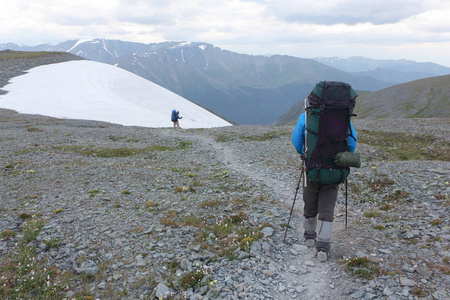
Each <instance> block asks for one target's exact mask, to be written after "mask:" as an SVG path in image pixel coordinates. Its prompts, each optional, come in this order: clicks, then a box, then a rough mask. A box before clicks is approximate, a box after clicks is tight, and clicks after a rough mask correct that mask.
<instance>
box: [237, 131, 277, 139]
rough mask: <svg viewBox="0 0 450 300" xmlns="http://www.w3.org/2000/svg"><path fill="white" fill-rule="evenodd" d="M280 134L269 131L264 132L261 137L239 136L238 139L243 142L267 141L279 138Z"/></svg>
mask: <svg viewBox="0 0 450 300" xmlns="http://www.w3.org/2000/svg"><path fill="white" fill-rule="evenodd" d="M280 135H281V134H280V133H278V132H276V131H275V130H271V131H269V132H266V133H264V134H261V135H250V136H247V135H241V136H239V137H240V139H242V140H245V141H268V140H271V139H275V138H277V137H279V136H280Z"/></svg>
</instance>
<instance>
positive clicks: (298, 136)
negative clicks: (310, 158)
mask: <svg viewBox="0 0 450 300" xmlns="http://www.w3.org/2000/svg"><path fill="white" fill-rule="evenodd" d="M304 142H305V114H304V113H303V114H301V116H300V117H299V118H298V121H297V124H296V125H295V128H294V132H293V133H292V144H293V145H294V147H295V150H297V152H298V153H300V154H303V144H304Z"/></svg>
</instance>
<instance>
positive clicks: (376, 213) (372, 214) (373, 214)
mask: <svg viewBox="0 0 450 300" xmlns="http://www.w3.org/2000/svg"><path fill="white" fill-rule="evenodd" d="M363 216H364V217H366V218H378V217H381V212H379V211H377V210H373V209H372V210H368V211H366V212H364V214H363Z"/></svg>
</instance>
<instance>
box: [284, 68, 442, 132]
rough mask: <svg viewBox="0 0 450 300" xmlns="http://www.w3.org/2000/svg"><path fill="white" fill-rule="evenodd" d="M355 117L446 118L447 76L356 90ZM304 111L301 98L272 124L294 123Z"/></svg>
mask: <svg viewBox="0 0 450 300" xmlns="http://www.w3.org/2000/svg"><path fill="white" fill-rule="evenodd" d="M357 94H358V97H357V98H356V106H355V111H354V112H355V113H356V114H357V118H358V119H366V118H368V119H382V118H447V117H448V116H449V114H450V75H445V76H438V77H432V78H425V79H420V80H416V81H412V82H408V83H403V84H399V85H395V86H392V87H389V88H386V89H382V90H379V91H376V92H367V91H357ZM304 111H305V109H304V102H303V101H300V102H299V103H297V104H296V105H295V106H294V107H292V108H291V109H290V110H288V111H287V112H286V113H285V114H284V115H283V116H282V117H281V118H280V119H279V120H278V121H277V122H275V124H277V125H286V124H290V125H292V124H295V122H296V121H297V119H298V117H299V116H300V114H301V113H303V112H304Z"/></svg>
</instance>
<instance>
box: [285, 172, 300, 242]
mask: <svg viewBox="0 0 450 300" xmlns="http://www.w3.org/2000/svg"><path fill="white" fill-rule="evenodd" d="M304 173H305V168H304V167H303V165H302V172H301V173H300V178H299V180H298V184H297V187H296V188H295V195H294V201H293V202H292V207H291V212H290V214H289V220H288V222H287V225H286V230H285V231H284V238H283V242H284V243H286V234H287V231H288V228H289V223H290V222H291V217H292V212H293V211H294V205H295V199H297V194H298V190H299V188H300V182H301V181H302V178H303V177H304V176H303V175H304ZM303 183H305V180H304V179H303Z"/></svg>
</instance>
